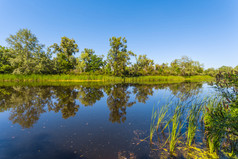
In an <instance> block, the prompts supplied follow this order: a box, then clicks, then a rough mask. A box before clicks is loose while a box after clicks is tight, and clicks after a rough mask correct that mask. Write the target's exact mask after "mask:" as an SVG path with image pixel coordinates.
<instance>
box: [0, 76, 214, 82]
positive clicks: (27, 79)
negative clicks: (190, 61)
mask: <svg viewBox="0 0 238 159" xmlns="http://www.w3.org/2000/svg"><path fill="white" fill-rule="evenodd" d="M208 79H212V77H210V76H191V77H183V76H139V77H125V78H123V77H116V76H108V75H94V74H85V75H84V74H82V75H74V74H58V75H37V74H32V75H13V74H0V82H13V81H15V82H46V81H55V82H84V81H103V82H125V83H140V82H164V83H167V82H184V81H194V82H196V81H207V80H208Z"/></svg>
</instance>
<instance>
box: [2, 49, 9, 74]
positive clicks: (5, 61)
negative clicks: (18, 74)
mask: <svg viewBox="0 0 238 159" xmlns="http://www.w3.org/2000/svg"><path fill="white" fill-rule="evenodd" d="M10 58H11V54H9V50H8V49H7V48H5V47H2V46H0V73H12V66H11V63H10V61H9V59H10Z"/></svg>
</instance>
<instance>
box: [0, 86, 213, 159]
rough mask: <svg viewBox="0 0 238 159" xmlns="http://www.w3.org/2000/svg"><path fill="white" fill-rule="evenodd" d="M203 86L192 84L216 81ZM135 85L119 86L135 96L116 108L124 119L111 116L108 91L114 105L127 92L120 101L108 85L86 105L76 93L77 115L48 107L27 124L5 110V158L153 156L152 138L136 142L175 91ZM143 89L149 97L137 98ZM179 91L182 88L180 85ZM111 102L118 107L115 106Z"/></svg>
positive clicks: (0, 124)
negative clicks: (155, 110) (14, 119)
mask: <svg viewBox="0 0 238 159" xmlns="http://www.w3.org/2000/svg"><path fill="white" fill-rule="evenodd" d="M201 86H202V85H200V86H198V87H196V86H193V88H194V89H200V90H201V92H200V94H201V96H204V95H205V94H207V93H208V92H210V90H211V86H209V85H206V84H204V85H203V87H201ZM136 87H137V86H128V87H125V88H124V89H121V88H120V86H119V87H118V90H119V91H122V90H123V91H125V92H128V93H127V96H128V100H127V101H126V103H130V102H135V101H136V103H135V104H134V105H132V106H127V107H126V108H125V111H124V112H123V111H121V110H120V111H119V112H118V111H115V112H114V113H115V114H116V113H121V112H123V113H122V114H123V115H122V116H121V118H125V121H124V123H123V122H122V120H121V119H120V117H119V119H118V116H116V117H115V116H110V115H112V114H113V113H112V112H113V111H114V110H113V109H109V106H108V104H107V102H108V97H109V96H110V95H111V96H112V98H111V99H113V100H115V101H117V102H119V104H118V105H114V106H120V102H122V103H123V100H125V99H126V96H121V97H122V99H120V100H119V101H118V100H117V98H114V96H116V95H115V94H113V93H116V92H113V93H111V94H110V93H106V91H105V90H104V89H103V88H98V89H99V90H103V95H104V97H102V98H100V100H98V101H96V103H95V104H93V106H83V105H82V104H81V102H80V101H79V100H78V99H73V100H75V105H79V108H78V111H76V112H75V113H76V115H75V116H73V117H72V116H71V117H69V118H67V119H63V118H62V113H61V111H60V110H59V111H58V113H55V112H54V111H46V112H43V113H41V114H40V117H39V120H37V121H36V123H35V124H33V126H32V127H31V128H25V129H24V128H22V127H21V126H20V125H19V124H13V123H12V121H11V120H9V116H10V115H11V113H12V112H9V111H5V112H1V113H0V130H1V131H0V158H1V159H13V158H16V159H18V158H19V159H32V158H34V159H37V158H44V159H45V158H49V159H52V158H57V159H61V158H69V159H70V158H72V159H74V158H110V159H111V158H119V157H120V156H127V157H128V156H133V155H135V156H136V157H137V158H149V156H150V157H153V156H152V152H151V151H150V148H149V144H148V143H140V144H137V143H138V141H139V138H145V137H147V136H148V135H149V129H150V119H151V113H152V109H153V107H154V106H155V107H156V106H157V105H158V101H160V104H163V103H165V102H167V101H168V99H170V98H169V97H171V96H172V90H171V89H170V88H169V87H163V88H160V89H158V88H155V87H154V86H152V87H150V88H149V89H150V91H149V92H150V93H149V94H150V95H148V94H147V95H146V93H145V92H143V90H144V91H145V90H146V87H144V86H140V88H141V89H140V90H137V92H136V91H135V92H133V91H134V89H135V88H136ZM176 87H177V86H176ZM189 87H190V86H188V88H189ZM71 88H72V90H75V91H76V92H77V91H80V89H78V88H76V89H74V88H73V87H71ZM29 89H30V88H29ZM52 89H53V88H52ZM60 89H66V88H65V87H61V88H57V90H60ZM113 89H115V90H117V89H116V88H111V90H113ZM38 91H39V90H38ZM54 91H56V90H54ZM138 91H141V92H142V94H143V95H142V96H141V98H143V99H146V100H145V101H146V102H145V103H143V102H138V100H141V99H138V96H137V95H138V94H137V93H138ZM151 91H152V93H151ZM176 91H178V92H179V88H178V90H176ZM66 92H67V91H66ZM66 92H65V93H66ZM68 93H71V91H68ZM89 93H90V91H89ZM117 93H118V92H117ZM119 93H123V92H119ZM147 93H148V92H147ZM63 94H64V93H63ZM65 95H66V94H65ZM145 96H146V97H145ZM38 98H39V97H38ZM66 98H67V96H66ZM121 100H122V101H121ZM52 101H53V102H57V101H58V99H57V96H56V95H55V94H54V95H53V96H52ZM141 101H143V100H141ZM66 103H67V102H66ZM114 104H115V103H114ZM45 107H46V108H45V110H48V109H47V105H46V106H45ZM111 108H113V106H111ZM23 115H24V114H23ZM116 115H118V114H116ZM114 117H115V119H117V120H116V122H115V119H113V120H111V121H109V120H110V118H114ZM112 121H114V122H112ZM120 122H121V123H120Z"/></svg>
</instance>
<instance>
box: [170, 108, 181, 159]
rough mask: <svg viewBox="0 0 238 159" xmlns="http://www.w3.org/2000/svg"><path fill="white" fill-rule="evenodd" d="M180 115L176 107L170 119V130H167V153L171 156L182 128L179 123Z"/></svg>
mask: <svg viewBox="0 0 238 159" xmlns="http://www.w3.org/2000/svg"><path fill="white" fill-rule="evenodd" d="M181 116H182V113H181V111H180V106H177V107H176V109H175V113H174V115H173V117H172V119H171V123H172V128H171V131H170V128H169V127H168V128H169V138H168V139H169V152H170V154H171V155H173V154H174V152H175V148H176V146H177V143H178V141H179V138H180V135H181V129H182V127H183V123H181V122H180V119H181Z"/></svg>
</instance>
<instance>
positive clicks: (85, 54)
mask: <svg viewBox="0 0 238 159" xmlns="http://www.w3.org/2000/svg"><path fill="white" fill-rule="evenodd" d="M104 65H105V62H104V61H103V56H98V55H95V51H94V50H92V49H86V48H85V49H84V51H82V53H81V55H80V57H79V59H78V65H77V67H78V69H79V70H80V72H91V71H93V72H95V71H98V70H100V69H101V68H102V67H103V66H104Z"/></svg>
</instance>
